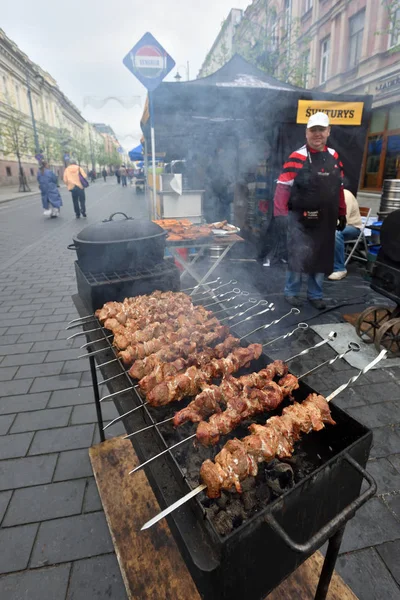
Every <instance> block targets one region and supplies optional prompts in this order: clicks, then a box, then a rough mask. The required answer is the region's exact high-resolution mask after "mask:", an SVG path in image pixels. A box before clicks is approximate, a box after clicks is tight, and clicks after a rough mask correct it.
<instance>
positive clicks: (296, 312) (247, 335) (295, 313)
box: [235, 302, 300, 340]
mask: <svg viewBox="0 0 400 600" xmlns="http://www.w3.org/2000/svg"><path fill="white" fill-rule="evenodd" d="M269 306H270V307H272V306H274V304H273V303H272V302H271V304H270V305H269ZM264 312H265V311H264ZM299 313H300V311H299V309H298V308H291V309H290V310H289V312H288V313H286V315H283V316H282V317H280V319H275V321H271V323H267V324H266V325H261V327H257V328H256V329H253V331H250V333H246V335H243V336H242V337H241V338H240V340H244V338H246V337H249V335H251V334H252V333H256V331H261V329H268V327H272V325H276V324H277V323H279V322H280V321H282V319H286V317H288V316H289V315H298V314H299ZM259 314H262V313H259ZM254 316H255V315H254ZM243 320H244V321H246V320H247V319H243ZM239 323H242V321H239ZM239 323H235V327H236V325H239Z"/></svg>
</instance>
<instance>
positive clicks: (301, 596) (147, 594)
mask: <svg viewBox="0 0 400 600" xmlns="http://www.w3.org/2000/svg"><path fill="white" fill-rule="evenodd" d="M89 455H90V460H91V463H92V468H93V472H94V476H95V478H96V483H97V487H98V490H99V494H100V498H101V501H102V503H103V508H104V512H105V515H106V518H107V522H108V526H109V529H110V533H111V537H112V540H113V544H114V548H115V552H116V555H117V558H118V562H119V565H120V569H121V573H122V577H123V579H124V583H125V587H126V591H127V595H128V598H129V600H200V596H199V593H198V591H197V589H196V586H195V584H194V582H193V580H192V578H191V576H190V574H189V571H188V569H187V567H186V565H185V563H184V561H183V559H182V557H181V555H180V552H179V550H178V548H177V546H176V544H175V541H174V539H173V537H172V534H171V533H170V530H169V527H168V525H167V523H166V521H165V520H164V521H161V522H160V523H158V524H157V526H156V527H153V528H151V529H149V530H147V531H143V532H141V531H140V528H141V526H142V525H143V523H145V522H146V521H148V520H149V519H150V518H151V517H152V516H154V515H155V514H157V512H159V510H160V508H159V505H158V503H157V500H156V498H155V496H154V494H153V491H152V489H151V487H150V485H149V483H148V481H147V478H146V475H145V474H144V472H143V471H139V472H137V473H136V474H135V477H134V478H133V477H129V476H128V475H127V473H128V471H129V470H130V469H132V468H134V467H135V466H136V465H137V464H138V459H137V456H136V454H135V452H134V450H133V448H132V444H131V443H130V442H129V440H124V439H123V438H122V437H118V438H112V439H110V440H107V441H105V442H103V443H102V444H98V445H97V446H93V447H92V448H90V450H89ZM322 563H323V557H322V555H321V554H320V553H319V552H316V553H315V554H314V555H313V556H311V557H310V558H309V559H308V560H307V561H306V562H305V563H304V564H303V565H302V566H301V567H299V569H297V571H296V572H295V573H293V574H292V575H291V576H290V577H288V579H286V581H284V582H283V583H282V584H281V585H280V586H279V587H278V588H276V589H275V590H274V591H273V592H272V593H271V594H269V596H268V600H288V598H290V600H296V599H298V600H307V599H310V600H311V599H312V598H313V597H314V594H315V590H316V587H317V583H318V578H319V573H320V571H321V567H322ZM328 600H357V598H356V596H355V595H354V594H353V593H352V591H351V590H350V588H348V587H347V586H346V585H345V583H344V582H343V581H342V579H341V578H340V577H339V575H337V573H335V574H334V576H333V578H332V582H331V585H330V588H329V594H328Z"/></svg>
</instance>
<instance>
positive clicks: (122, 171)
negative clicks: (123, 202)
mask: <svg viewBox="0 0 400 600" xmlns="http://www.w3.org/2000/svg"><path fill="white" fill-rule="evenodd" d="M119 174H120V177H121V183H122V187H126V186H127V184H126V178H127V177H128V171H127V170H126V168H125V165H122V167H121V168H120V170H119Z"/></svg>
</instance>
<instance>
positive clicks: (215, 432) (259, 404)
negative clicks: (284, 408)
mask: <svg viewBox="0 0 400 600" xmlns="http://www.w3.org/2000/svg"><path fill="white" fill-rule="evenodd" d="M232 379H234V378H233V377H232ZM298 388H299V382H298V379H297V377H295V376H294V375H286V376H285V377H284V378H283V379H281V380H280V381H279V384H278V383H275V382H274V381H269V382H268V383H267V384H266V385H265V386H264V387H263V388H262V389H257V388H251V387H248V386H246V387H245V388H244V389H243V390H242V391H241V392H239V393H237V392H236V393H234V394H232V396H231V397H230V398H229V399H228V402H227V406H226V409H225V410H224V411H222V412H219V413H214V414H213V415H212V416H211V417H210V420H209V421H200V423H199V424H198V426H197V431H196V439H197V441H198V442H199V443H200V444H201V445H202V446H214V445H215V444H217V443H218V442H219V440H220V437H221V435H227V434H228V433H230V432H231V431H233V430H234V429H236V427H238V426H239V425H240V423H242V422H243V421H245V420H246V419H249V418H250V417H254V416H255V415H258V414H260V413H263V412H267V411H272V410H275V409H276V408H277V407H278V406H279V405H280V404H281V403H282V402H283V400H284V398H286V397H287V396H289V397H291V395H292V392H294V390H297V389H298Z"/></svg>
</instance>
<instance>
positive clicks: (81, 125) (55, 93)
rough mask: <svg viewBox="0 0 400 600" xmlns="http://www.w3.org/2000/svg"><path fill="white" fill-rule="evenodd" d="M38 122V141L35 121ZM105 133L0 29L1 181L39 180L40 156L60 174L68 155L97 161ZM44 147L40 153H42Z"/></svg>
mask: <svg viewBox="0 0 400 600" xmlns="http://www.w3.org/2000/svg"><path fill="white" fill-rule="evenodd" d="M32 115H33V119H34V122H35V125H36V133H37V136H36V140H35V135H34V129H33V119H32ZM99 144H100V145H101V144H102V145H104V144H105V141H104V137H103V136H102V135H101V134H100V133H99V132H98V131H97V130H96V129H95V128H94V127H93V126H92V125H90V124H88V123H87V122H86V121H85V119H84V118H83V116H82V115H81V113H80V111H79V110H78V109H77V108H76V106H74V104H73V103H72V102H71V101H70V100H69V99H68V98H67V97H66V96H65V94H63V92H62V91H61V90H60V88H59V87H58V85H57V83H56V81H55V80H54V79H53V78H52V77H51V75H49V73H47V72H45V71H43V69H41V68H40V67H39V66H38V65H36V64H35V63H34V62H32V61H31V60H30V59H29V57H28V56H27V55H26V54H24V53H23V52H22V51H21V50H20V48H19V47H18V46H17V45H16V44H15V43H14V42H13V41H12V40H10V38H8V37H7V36H6V34H5V33H4V31H2V30H1V29H0V185H18V184H20V183H21V177H23V178H24V179H25V181H26V182H28V183H34V182H36V176H37V168H38V161H37V159H36V158H35V156H36V155H37V154H39V155H40V156H43V158H45V159H46V160H47V161H48V162H49V164H50V166H51V167H52V168H53V169H54V171H55V172H56V173H58V175H59V176H60V177H61V176H62V174H63V168H64V166H65V163H66V161H67V160H68V158H76V159H77V160H78V161H79V162H82V164H83V165H84V166H86V167H89V165H91V162H92V160H93V161H94V164H96V153H95V152H94V150H93V149H94V148H95V147H96V146H98V145H99ZM38 151H39V152H38Z"/></svg>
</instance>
